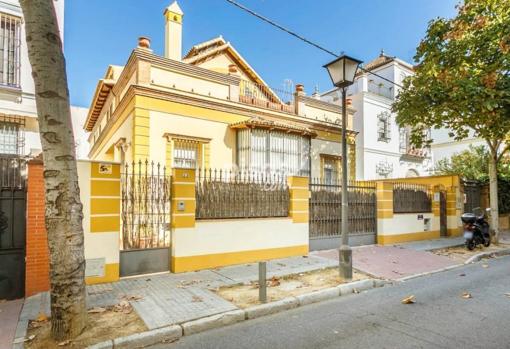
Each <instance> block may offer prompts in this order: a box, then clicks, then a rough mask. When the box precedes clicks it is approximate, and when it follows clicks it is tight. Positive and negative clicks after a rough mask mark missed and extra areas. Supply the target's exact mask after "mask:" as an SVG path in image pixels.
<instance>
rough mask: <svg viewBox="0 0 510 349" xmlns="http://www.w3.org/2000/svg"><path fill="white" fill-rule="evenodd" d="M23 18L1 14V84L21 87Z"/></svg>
mask: <svg viewBox="0 0 510 349" xmlns="http://www.w3.org/2000/svg"><path fill="white" fill-rule="evenodd" d="M20 39H21V18H19V17H14V16H10V15H7V14H5V13H0V84H2V85H8V86H13V87H19V86H20V42H21V40H20Z"/></svg>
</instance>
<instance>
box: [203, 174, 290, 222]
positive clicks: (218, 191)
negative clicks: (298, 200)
mask: <svg viewBox="0 0 510 349" xmlns="http://www.w3.org/2000/svg"><path fill="white" fill-rule="evenodd" d="M196 203H197V208H196V218H197V219H216V218H257V217H287V216H288V215H289V188H288V186H287V180H286V177H284V176H280V175H277V174H273V175H268V174H265V173H256V172H247V171H229V170H212V169H208V170H206V169H199V170H198V172H197V188H196Z"/></svg>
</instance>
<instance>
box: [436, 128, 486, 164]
mask: <svg viewBox="0 0 510 349" xmlns="http://www.w3.org/2000/svg"><path fill="white" fill-rule="evenodd" d="M450 132H451V131H450V130H448V129H445V128H442V129H439V130H432V132H431V134H432V139H433V140H434V142H433V143H432V146H431V150H432V160H433V162H434V164H436V163H437V162H438V161H439V160H442V159H449V158H451V157H452V155H454V154H456V153H460V152H462V151H464V150H468V149H469V146H470V145H473V146H479V145H485V146H487V143H486V142H485V141H484V140H483V139H480V138H476V137H474V135H473V132H471V133H470V135H469V137H467V138H465V139H463V140H461V141H456V140H454V139H453V137H451V136H450Z"/></svg>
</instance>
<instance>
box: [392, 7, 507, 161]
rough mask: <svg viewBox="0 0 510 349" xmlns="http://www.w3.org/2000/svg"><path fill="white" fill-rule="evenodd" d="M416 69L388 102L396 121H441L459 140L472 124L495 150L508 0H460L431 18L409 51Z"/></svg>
mask: <svg viewBox="0 0 510 349" xmlns="http://www.w3.org/2000/svg"><path fill="white" fill-rule="evenodd" d="M414 59H415V61H416V62H417V63H418V64H417V67H416V74H415V75H414V76H411V77H409V78H407V79H406V80H405V81H404V87H403V89H402V91H401V92H400V94H399V95H398V98H397V100H396V102H395V103H394V105H393V109H394V111H395V112H396V113H397V114H398V116H397V122H398V123H399V124H400V125H402V126H406V125H407V126H411V127H412V129H413V132H412V134H411V141H412V142H413V143H414V144H415V145H417V146H421V145H423V142H424V138H423V130H424V129H426V128H442V127H447V128H449V129H451V130H452V134H451V136H452V137H453V138H454V139H455V140H461V139H464V138H466V137H467V136H468V134H469V131H470V130H473V131H474V133H475V136H477V137H480V138H482V139H484V140H486V141H487V143H488V145H489V146H490V150H491V151H492V152H494V153H495V151H496V150H495V149H498V147H499V146H500V144H501V142H502V141H504V140H505V139H506V137H508V135H509V132H510V0H464V3H463V4H461V5H459V6H458V14H457V16H456V17H455V18H452V19H444V18H437V19H435V20H433V21H431V22H430V23H429V26H428V29H427V34H426V36H425V38H424V39H423V40H422V41H421V43H420V45H419V46H418V48H417V53H416V55H415V57H414Z"/></svg>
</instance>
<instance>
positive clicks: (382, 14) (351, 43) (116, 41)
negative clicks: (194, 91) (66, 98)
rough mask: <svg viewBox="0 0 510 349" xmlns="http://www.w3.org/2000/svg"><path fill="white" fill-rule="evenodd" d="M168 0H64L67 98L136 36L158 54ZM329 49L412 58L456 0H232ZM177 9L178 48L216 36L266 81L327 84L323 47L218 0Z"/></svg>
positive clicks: (79, 97)
mask: <svg viewBox="0 0 510 349" xmlns="http://www.w3.org/2000/svg"><path fill="white" fill-rule="evenodd" d="M171 2H173V0H67V1H66V2H65V24H64V27H65V28H64V51H65V55H66V61H67V73H68V80H69V90H70V94H71V103H72V104H73V105H78V106H83V107H89V106H90V102H91V99H92V96H93V93H94V89H95V87H96V84H97V81H98V80H99V79H100V78H102V77H103V75H104V73H105V72H106V68H107V67H108V65H109V64H115V65H124V64H125V63H126V62H127V59H128V57H129V55H130V53H131V51H132V50H133V49H134V48H135V47H136V46H137V42H138V37H139V36H147V37H149V38H151V41H152V44H151V48H152V49H153V50H154V53H156V54H160V55H163V51H164V27H165V22H164V18H163V10H164V9H165V8H166V7H167V6H168V5H170V3H171ZM238 2H240V3H242V4H243V5H245V6H247V7H249V8H251V9H252V10H254V11H256V12H258V13H259V14H262V15H264V16H266V17H268V18H270V19H272V20H275V21H276V22H278V23H279V24H281V25H283V26H285V27H287V28H289V29H291V30H293V31H295V32H297V33H298V34H300V35H302V36H304V37H306V38H308V39H309V40H311V41H314V42H316V43H318V44H320V45H321V46H324V47H326V48H327V49H329V50H331V51H333V52H338V53H340V52H342V51H343V52H345V53H346V54H348V55H350V56H352V57H355V58H358V59H360V60H362V61H364V62H368V61H370V60H372V59H374V58H375V57H377V56H378V55H379V53H380V51H381V49H384V52H385V53H386V54H388V55H391V56H397V57H399V58H401V59H403V60H405V61H408V62H413V56H414V53H415V49H416V46H418V44H419V42H420V40H421V38H422V37H423V36H424V35H425V32H426V29H427V23H428V22H429V21H430V20H432V19H434V18H436V17H452V16H454V15H455V5H456V4H457V3H458V0H238ZM179 5H180V6H181V8H182V10H183V12H184V20H183V54H184V53H185V52H187V51H188V50H189V49H190V48H191V47H192V46H193V45H195V44H198V43H201V42H203V41H206V40H209V39H212V38H214V37H217V36H219V35H223V37H224V39H225V40H227V41H230V43H231V44H232V45H233V46H234V47H235V48H236V50H237V51H238V52H239V53H240V54H241V55H242V56H243V57H244V58H245V59H246V60H247V61H248V63H249V64H250V65H251V66H252V67H253V68H254V69H255V70H256V71H257V72H258V73H259V75H260V76H261V77H262V78H263V79H264V80H265V81H266V82H267V83H268V84H269V85H270V86H272V87H274V88H279V89H282V88H283V84H284V81H285V80H286V79H290V80H292V82H293V83H294V84H297V83H301V84H304V85H305V90H306V91H307V93H312V92H313V91H314V89H315V87H316V86H318V88H319V90H320V91H325V90H328V89H330V88H331V87H332V85H331V80H330V79H329V77H328V74H327V72H326V71H325V69H324V68H323V67H322V66H323V65H324V64H325V63H328V62H329V61H331V60H332V56H330V55H328V54H327V53H324V52H322V51H320V50H318V49H316V48H314V47H312V46H308V45H307V44H305V43H304V42H302V41H300V40H297V39H296V38H294V37H291V36H289V35H288V34H286V33H284V32H281V31H279V30H278V29H276V28H274V27H272V26H270V25H268V24H267V23H264V22H262V21H260V20H259V19H257V18H255V17H253V16H251V15H249V14H247V13H245V12H243V11H242V10H240V9H238V8H237V7H234V6H233V5H231V4H229V3H228V2H227V1H225V0H179Z"/></svg>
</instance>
